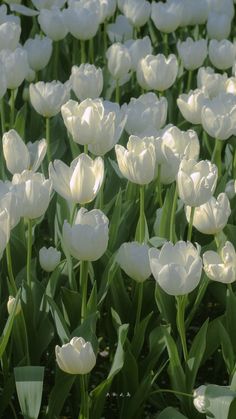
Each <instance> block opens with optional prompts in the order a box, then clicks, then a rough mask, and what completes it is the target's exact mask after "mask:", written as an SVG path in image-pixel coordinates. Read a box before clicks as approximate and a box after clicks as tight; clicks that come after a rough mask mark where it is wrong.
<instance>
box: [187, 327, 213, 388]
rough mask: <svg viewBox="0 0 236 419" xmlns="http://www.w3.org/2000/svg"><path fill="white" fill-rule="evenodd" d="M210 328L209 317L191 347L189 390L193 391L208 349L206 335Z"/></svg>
mask: <svg viewBox="0 0 236 419" xmlns="http://www.w3.org/2000/svg"><path fill="white" fill-rule="evenodd" d="M207 328H208V319H207V320H206V321H205V323H204V324H203V325H202V327H201V329H200V330H199V332H198V333H197V335H196V336H195V338H194V340H193V343H192V346H191V349H190V351H189V357H188V361H187V367H186V388H187V391H188V392H191V391H192V389H193V387H194V383H195V380H196V376H197V372H198V369H199V367H200V365H201V362H202V358H203V356H204V352H205V349H206V335H207Z"/></svg>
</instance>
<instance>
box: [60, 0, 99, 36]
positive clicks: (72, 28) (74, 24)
mask: <svg viewBox="0 0 236 419" xmlns="http://www.w3.org/2000/svg"><path fill="white" fill-rule="evenodd" d="M64 15H65V21H66V25H67V27H68V29H69V32H70V33H71V35H73V36H74V37H75V38H77V39H80V40H84V41H85V40H87V39H91V38H93V37H94V36H95V35H96V33H97V31H98V28H99V20H100V16H99V15H98V14H97V13H96V10H94V7H86V5H83V3H80V2H78V3H76V4H75V5H74V6H73V7H69V8H68V9H65V10H64Z"/></svg>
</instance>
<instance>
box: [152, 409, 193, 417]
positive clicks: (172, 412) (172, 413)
mask: <svg viewBox="0 0 236 419" xmlns="http://www.w3.org/2000/svg"><path fill="white" fill-rule="evenodd" d="M157 419H188V418H187V416H184V415H182V413H180V412H179V411H178V410H176V409H174V408H173V407H166V409H164V410H162V412H161V413H160V414H159V415H158V416H157Z"/></svg>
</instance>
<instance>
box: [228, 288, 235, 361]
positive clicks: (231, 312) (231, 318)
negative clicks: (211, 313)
mask: <svg viewBox="0 0 236 419" xmlns="http://www.w3.org/2000/svg"><path fill="white" fill-rule="evenodd" d="M235 319H236V296H235V295H234V293H233V291H232V290H231V289H228V290H227V293H226V312H225V320H226V322H225V323H226V324H225V325H226V328H227V331H228V334H229V337H230V340H231V342H232V345H231V347H232V350H233V349H234V353H235V354H236V333H235Z"/></svg>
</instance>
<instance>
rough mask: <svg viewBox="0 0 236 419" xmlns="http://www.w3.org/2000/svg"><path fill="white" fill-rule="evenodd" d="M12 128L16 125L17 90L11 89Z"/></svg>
mask: <svg viewBox="0 0 236 419" xmlns="http://www.w3.org/2000/svg"><path fill="white" fill-rule="evenodd" d="M10 109H11V113H10V128H14V123H15V89H11V97H10Z"/></svg>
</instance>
